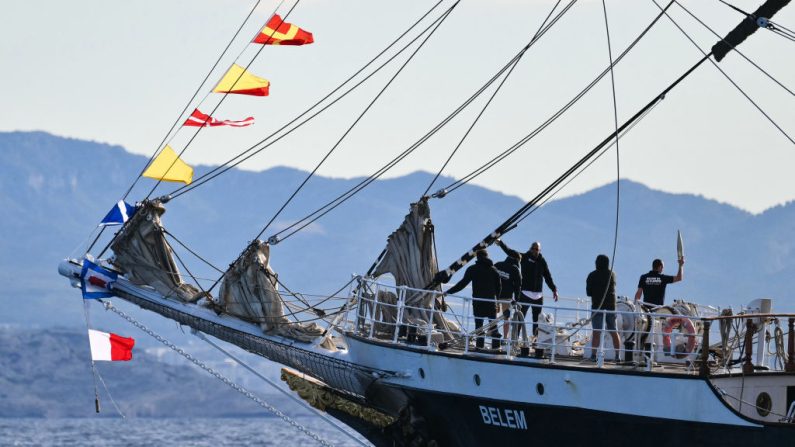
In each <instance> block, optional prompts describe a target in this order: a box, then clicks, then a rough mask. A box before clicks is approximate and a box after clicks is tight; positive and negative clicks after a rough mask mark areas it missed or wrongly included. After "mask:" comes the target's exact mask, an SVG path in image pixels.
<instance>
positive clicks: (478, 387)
mask: <svg viewBox="0 0 795 447" xmlns="http://www.w3.org/2000/svg"><path fill="white" fill-rule="evenodd" d="M349 343H350V344H351V350H352V352H355V353H356V356H357V358H358V359H359V360H360V361H362V362H363V363H365V364H368V365H369V366H379V367H383V366H385V365H387V364H389V365H391V368H392V369H393V370H396V371H403V372H404V374H403V375H402V376H399V377H391V378H388V379H384V380H381V381H378V382H377V383H376V384H373V385H372V386H371V388H373V392H372V393H371V395H377V394H378V393H377V392H376V390H375V389H377V388H378V387H386V388H389V389H390V390H391V391H392V394H402V395H403V396H405V398H404V399H403V402H404V403H405V405H407V406H408V407H409V408H410V410H409V411H410V413H411V420H412V421H413V423H412V424H413V426H414V427H413V428H414V429H415V430H417V431H420V432H424V437H425V438H426V439H429V440H434V441H436V443H437V444H438V445H442V446H470V445H471V446H481V445H528V444H530V443H536V442H541V443H542V444H541V445H545V444H544V443H545V442H549V443H551V444H548V445H595V446H598V445H605V446H621V445H628V446H629V445H632V446H638V445H643V446H657V445H659V446H671V445H698V446H721V447H724V446H733V445H795V424H784V423H768V422H760V421H757V420H753V419H750V418H748V417H746V416H744V415H743V414H741V413H739V412H738V411H736V410H735V409H734V408H733V407H731V406H730V405H728V404H727V403H726V402H725V401H724V399H722V398H721V396H720V394H721V390H720V389H719V388H717V387H716V386H715V385H714V384H712V383H711V382H710V380H708V379H706V378H702V377H698V376H694V375H690V374H681V373H666V372H647V371H643V370H632V369H625V368H604V369H602V368H596V367H595V366H594V365H591V366H586V365H571V364H568V365H567V364H565V363H564V362H560V363H554V364H552V363H549V362H548V361H538V362H536V361H529V360H528V361H521V360H520V361H517V359H514V360H510V361H509V360H506V359H497V358H494V356H487V355H478V354H471V355H466V354H465V355H460V354H448V353H444V352H432V351H431V352H428V351H424V350H423V349H422V348H410V347H396V346H394V345H393V346H390V345H388V344H386V343H381V342H374V341H372V340H366V339H363V338H357V337H353V338H351V339H349ZM787 377H789V378H787V379H786V380H787V382H788V383H789V382H790V381H792V385H795V377H793V376H787ZM791 379H792V380H791ZM750 380H751V379H750V378H749V379H748V380H747V381H746V384H750ZM793 388H795V386H793ZM392 411H394V410H392ZM403 419H406V418H405V417H404V418H403ZM760 442H761V443H760Z"/></svg>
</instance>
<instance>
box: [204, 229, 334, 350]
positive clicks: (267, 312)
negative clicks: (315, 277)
mask: <svg viewBox="0 0 795 447" xmlns="http://www.w3.org/2000/svg"><path fill="white" fill-rule="evenodd" d="M269 261H270V246H269V245H268V244H266V243H265V242H262V241H259V240H257V241H254V242H252V243H251V245H249V247H248V248H247V249H246V251H244V252H243V254H242V255H241V256H240V257H239V258H238V259H237V261H235V262H234V263H233V264H232V265H231V266H229V270H227V271H226V273H225V274H224V278H223V283H222V284H221V291H220V292H219V296H218V301H217V303H216V305H217V306H218V307H219V308H220V310H222V311H223V312H225V313H228V314H230V315H233V316H235V317H238V318H240V319H243V320H246V321H251V322H254V323H257V324H259V325H260V327H261V328H262V330H263V331H265V332H266V333H268V334H273V335H281V336H284V337H288V338H292V339H295V340H298V341H303V342H309V341H312V340H313V339H315V338H316V337H318V336H320V335H322V334H323V329H322V328H321V327H320V326H318V325H317V324H315V323H309V324H300V323H293V322H291V321H290V320H288V319H287V318H286V317H285V316H284V305H283V304H282V297H281V295H280V294H279V291H278V290H277V289H276V273H274V271H273V270H272V269H271V268H270V265H269Z"/></svg>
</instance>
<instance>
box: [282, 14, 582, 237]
mask: <svg viewBox="0 0 795 447" xmlns="http://www.w3.org/2000/svg"><path fill="white" fill-rule="evenodd" d="M565 12H566V11H562V12H560V13H558V15H557V16H556V18H555V19H554V20H553V21H552V23H550V24H549V25H547V27H545V28H544V30H543V31H542V33H541V36H543V35H544V34H545V33H546V32H547V31H548V30H549V29H550V28H551V27H552V25H554V24H555V23H556V22H557V20H559V19H560V17H562V15H563V14H564V13H565ZM541 36H539V38H540V37H541ZM520 54H521V51H520V52H519V53H517V54H516V55H515V56H513V57H512V58H511V59H510V60H509V61H508V62H507V63H506V64H505V65H503V67H502V68H500V69H499V70H498V71H497V73H496V74H494V75H493V76H492V77H491V78H490V79H489V80H488V81H486V83H484V84H483V85H482V86H481V87H480V88H479V89H478V90H477V91H475V93H473V94H472V95H471V96H470V97H469V98H467V99H466V100H465V101H464V102H463V103H462V104H461V105H459V106H458V107H457V108H456V109H455V110H454V111H453V112H451V113H450V114H449V115H447V116H446V117H445V118H444V119H442V121H441V122H439V123H438V124H437V125H436V126H434V127H433V128H432V129H431V130H429V131H428V132H427V133H425V135H423V136H422V137H420V139H419V140H417V141H416V142H414V143H413V144H412V145H410V146H409V147H408V148H407V149H406V150H404V151H403V152H401V153H400V154H398V155H397V156H395V157H394V158H393V159H392V160H390V161H389V162H388V163H387V164H385V165H384V166H382V167H381V168H379V169H378V170H377V171H375V172H374V173H373V174H370V175H369V176H368V177H366V178H365V179H364V180H362V181H360V182H359V183H358V184H356V185H354V186H353V187H351V188H350V189H348V190H347V191H345V192H343V193H342V194H340V195H339V196H337V197H336V198H334V199H332V200H331V201H329V202H327V203H326V204H325V205H323V206H321V207H320V208H318V209H316V210H315V211H313V212H312V213H310V214H308V215H307V216H305V217H303V218H301V219H299V220H297V221H296V222H293V223H292V224H290V225H288V226H287V227H285V228H283V229H282V230H280V231H279V232H277V233H276V234H274V235H273V236H272V237H271V238H270V240H271V242H278V241H283V240H285V239H287V238H289V237H290V236H292V235H294V234H295V233H297V232H299V231H301V230H302V229H304V228H306V227H307V226H309V225H310V224H312V223H313V222H315V221H317V220H318V219H320V218H321V217H323V216H325V215H326V214H328V213H329V212H331V211H332V210H333V209H334V208H336V207H337V206H339V205H341V204H342V203H344V202H346V201H347V200H348V199H350V198H351V197H353V196H354V195H355V194H357V193H358V192H359V191H361V190H362V189H364V188H366V187H367V186H368V185H369V184H371V183H372V182H373V181H375V180H376V179H378V178H379V177H380V176H381V175H383V174H384V173H386V172H387V171H389V170H390V169H391V168H392V167H394V166H395V165H397V164H398V163H399V162H401V161H402V160H403V159H405V158H406V157H408V156H409V155H410V154H411V153H413V152H414V151H415V150H416V149H417V148H419V147H420V146H421V145H422V144H423V143H425V142H426V141H427V140H429V139H430V138H431V137H432V136H433V135H435V134H436V132H438V131H439V130H440V129H441V128H442V127H444V126H445V125H447V124H448V123H449V122H450V121H452V120H453V118H455V117H456V116H457V115H458V114H459V113H461V111H463V110H464V109H465V108H466V107H468V106H469V105H470V104H471V103H472V102H473V101H474V100H475V99H477V97H479V96H480V95H481V94H482V93H483V92H484V91H486V89H487V88H488V87H489V86H490V85H491V84H492V83H494V82H495V81H496V80H497V79H499V77H500V76H501V75H502V74H503V73H504V72H505V71H506V70H508V69H509V68H510V67H511V65H512V64H513V63H514V62H515V61H516V59H517V58H519V57H520ZM295 227H298V228H296V229H295V230H293V231H290V230H292V229H293V228H295ZM288 231H290V232H289V233H288V234H287V235H285V236H282V237H280V236H281V235H282V234H283V233H286V232H288ZM274 238H275V239H274Z"/></svg>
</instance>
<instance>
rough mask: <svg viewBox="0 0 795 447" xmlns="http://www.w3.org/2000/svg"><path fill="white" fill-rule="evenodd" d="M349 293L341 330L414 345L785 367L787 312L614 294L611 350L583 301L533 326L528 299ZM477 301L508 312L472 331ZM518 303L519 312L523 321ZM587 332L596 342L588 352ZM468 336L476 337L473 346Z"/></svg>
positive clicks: (520, 355)
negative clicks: (649, 301)
mask: <svg viewBox="0 0 795 447" xmlns="http://www.w3.org/2000/svg"><path fill="white" fill-rule="evenodd" d="M353 293H354V296H353V297H352V298H353V300H354V301H355V302H356V304H357V305H356V306H351V308H352V309H355V310H352V311H349V313H348V315H346V318H345V320H346V323H345V325H344V329H345V330H346V331H347V332H350V333H353V334H356V335H358V336H360V337H365V338H369V339H374V340H379V341H381V342H389V343H395V344H404V345H409V346H412V347H415V348H420V349H428V350H434V351H437V350H444V351H449V352H460V353H465V354H470V353H477V354H482V355H492V356H499V357H504V358H507V359H510V360H516V361H524V359H525V358H527V359H540V360H543V361H548V362H552V363H555V362H557V361H559V360H563V359H566V360H569V361H571V360H577V359H579V360H581V361H585V362H587V361H588V360H590V359H594V362H595V364H596V365H597V366H599V367H603V366H604V365H605V363H606V362H611V363H614V364H621V365H625V366H634V367H636V368H646V369H647V370H652V369H653V368H654V367H655V366H659V365H664V366H665V365H670V366H674V365H675V366H677V367H679V368H680V369H681V370H683V371H685V372H688V373H692V374H701V375H710V374H715V373H722V372H733V371H738V370H741V371H743V372H744V373H752V372H755V371H760V370H786V371H792V372H795V359H794V357H795V355H794V353H793V349H794V348H795V341H794V340H793V335H795V332H794V331H793V324H795V315H793V314H760V313H744V314H740V315H729V314H728V312H727V311H725V310H724V311H723V312H721V310H720V309H718V308H714V307H707V306H698V305H694V304H691V303H686V302H683V301H674V303H672V304H671V305H670V306H662V307H654V306H648V305H645V304H642V303H637V302H635V301H634V300H631V299H627V298H619V300H618V303H617V307H616V310H614V311H599V312H604V313H605V315H606V316H607V318H615V319H616V326H617V332H618V333H619V335H620V337H621V344H620V346H619V349H618V350H615V349H614V347H613V344H612V339H611V335H610V331H607V330H599V331H594V330H593V327H592V326H593V325H592V318H591V317H592V314H593V312H592V310H591V309H590V299H579V298H561V299H560V301H559V302H557V303H555V302H553V301H552V300H551V299H547V300H545V303H544V305H543V306H542V313H541V315H540V317H539V321H538V324H537V326H538V329H537V331H536V333H534V332H533V329H532V326H533V324H532V317H531V316H530V315H529V314H530V313H531V311H530V309H531V308H532V307H533V306H530V305H529V304H524V303H515V302H514V303H512V302H511V301H495V300H483V299H477V298H471V297H467V296H458V295H446V294H444V293H441V292H435V291H428V290H420V289H412V288H409V287H396V286H394V285H389V284H386V283H381V282H378V281H375V280H372V279H368V278H360V279H359V287H355V288H354V289H353ZM478 301H480V302H482V303H485V304H487V305H489V306H490V305H495V306H496V305H497V304H502V305H504V306H505V308H508V309H509V311H508V312H505V313H503V314H499V316H497V317H495V318H494V319H490V318H489V319H486V321H483V326H482V327H481V328H480V329H479V330H476V328H475V326H476V324H475V323H476V317H475V315H474V314H473V310H472V309H473V303H475V302H478ZM478 307H480V306H478ZM523 309H525V310H526V311H527V312H526V313H527V314H528V315H527V316H526V317H525V318H523V315H522V310H523ZM487 321H488V324H486V322H487ZM606 326H607V325H606V324H603V327H606ZM785 326H786V327H785ZM506 327H507V331H506ZM506 332H507V334H508V335H507V336H506ZM595 332H596V333H597V337H599V343H598V348H597V349H596V350H595V352H592V349H591V346H592V343H593V336H594V333H595ZM497 333H499V336H498V334H497ZM785 334H786V340H785ZM478 338H481V339H483V343H482V346H481V347H479V346H478V344H479V343H478V341H477V340H478ZM705 346H706V347H708V349H705ZM785 346H786V349H785Z"/></svg>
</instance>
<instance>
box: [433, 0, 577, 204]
mask: <svg viewBox="0 0 795 447" xmlns="http://www.w3.org/2000/svg"><path fill="white" fill-rule="evenodd" d="M575 1H576V0H575ZM560 2H561V0H558V1H557V2H556V3H555V4H554V5H553V6H552V9H551V10H550V11H549V14H547V16H546V17H545V18H544V21H543V22H541V26H539V27H538V30H537V31H536V33H535V35H534V36H533V38H532V39H531V40H530V43H528V44H527V46H525V47H524V48H523V49H522V51H521V52H520V53H519V57H518V58H517V59H516V62H514V63H513V65H512V66H511V68H510V70H508V72H507V73H506V74H505V77H504V78H502V81H500V83H499V85H497V88H496V89H495V90H494V93H492V94H491V97H489V99H488V101H486V104H485V105H484V106H483V108H482V109H480V112H479V113H478V115H477V116H476V117H475V119H474V120H473V121H472V124H470V126H469V128H468V129H467V131H466V132H464V135H463V136H462V137H461V139H460V140H459V141H458V144H456V146H455V148H454V149H453V151H452V152H451V153H450V155H449V156H448V157H447V160H445V162H444V163H443V164H442V167H441V168H439V170H438V171H437V172H436V175H435V176H434V177H433V179H432V180H431V182H430V183H429V184H428V187H427V188H425V191H424V192H423V193H422V195H421V196H420V197H425V196H426V195H428V191H430V190H431V188H433V184H434V183H436V180H437V179H438V178H439V176H440V175H442V172H443V171H444V168H446V167H447V165H448V164H449V163H450V160H452V159H453V157H454V156H455V154H456V152H458V149H459V148H461V145H462V144H464V141H465V140H466V139H467V137H468V136H469V133H470V132H472V129H473V128H474V127H475V125H476V124H477V123H478V121H480V118H481V117H482V116H483V114H484V113H485V112H486V109H487V108H488V107H489V105H490V104H491V102H492V101H493V100H494V98H495V97H496V96H497V94H498V93H499V92H500V89H502V86H503V85H505V82H506V81H507V80H508V78H509V77H510V76H511V73H513V70H514V69H515V68H516V66H517V65H519V62H520V61H521V59H522V57H523V56H524V55H525V53H526V52H527V50H529V49H530V47H531V46H532V44H533V43H534V42H535V40H536V39H537V38H538V35H539V33H540V32H541V30H542V29H543V28H544V25H545V24H546V23H547V21H548V20H549V18H550V17H552V14H553V13H554V12H555V10H556V9H557V8H558V5H560ZM573 4H574V1H572V2H571V3H569V5H573Z"/></svg>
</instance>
